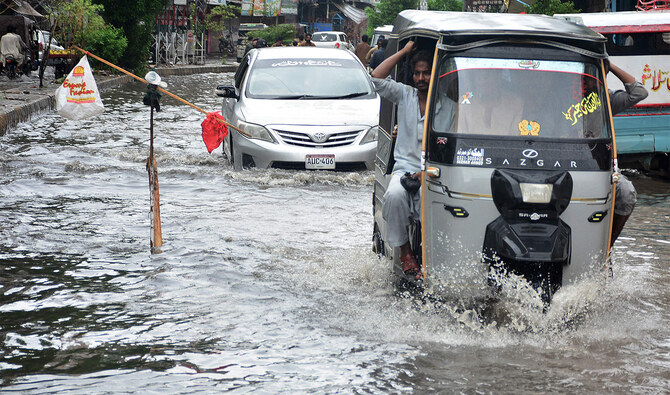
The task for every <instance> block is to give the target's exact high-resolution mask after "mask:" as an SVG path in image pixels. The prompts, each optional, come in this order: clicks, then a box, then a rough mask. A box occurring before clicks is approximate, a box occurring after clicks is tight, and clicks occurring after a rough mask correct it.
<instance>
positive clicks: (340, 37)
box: [312, 32, 354, 51]
mask: <svg viewBox="0 0 670 395" xmlns="http://www.w3.org/2000/svg"><path fill="white" fill-rule="evenodd" d="M312 42H313V43H314V45H316V46H317V47H321V48H337V49H348V50H350V51H353V50H354V49H353V47H352V46H351V44H349V41H348V40H347V35H346V34H344V33H343V32H316V33H314V34H312Z"/></svg>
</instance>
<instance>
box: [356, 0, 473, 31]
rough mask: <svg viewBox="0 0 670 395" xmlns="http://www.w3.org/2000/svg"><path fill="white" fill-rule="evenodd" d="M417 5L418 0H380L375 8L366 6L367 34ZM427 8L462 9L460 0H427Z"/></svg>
mask: <svg viewBox="0 0 670 395" xmlns="http://www.w3.org/2000/svg"><path fill="white" fill-rule="evenodd" d="M418 5H419V1H418V0H381V1H380V2H379V3H377V6H376V8H372V7H367V8H366V9H365V15H367V16H368V29H367V34H368V36H372V35H373V33H374V30H375V28H376V27H377V26H383V25H392V24H394V23H395V19H396V17H397V16H398V14H399V13H400V11H403V10H413V9H416V8H417V7H418ZM428 9H429V10H434V11H463V1H461V0H428Z"/></svg>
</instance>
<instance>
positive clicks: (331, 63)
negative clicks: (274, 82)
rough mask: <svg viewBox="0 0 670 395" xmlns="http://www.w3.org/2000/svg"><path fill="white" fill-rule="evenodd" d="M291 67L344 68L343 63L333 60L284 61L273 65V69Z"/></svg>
mask: <svg viewBox="0 0 670 395" xmlns="http://www.w3.org/2000/svg"><path fill="white" fill-rule="evenodd" d="M291 66H329V67H342V63H339V62H335V61H333V60H313V59H310V60H283V61H281V62H278V63H272V67H291Z"/></svg>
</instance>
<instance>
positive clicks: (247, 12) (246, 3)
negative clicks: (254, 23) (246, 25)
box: [240, 0, 254, 16]
mask: <svg viewBox="0 0 670 395" xmlns="http://www.w3.org/2000/svg"><path fill="white" fill-rule="evenodd" d="M253 8H254V1H253V0H242V11H241V12H240V15H242V16H251V14H252V10H253Z"/></svg>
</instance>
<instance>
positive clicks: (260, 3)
mask: <svg viewBox="0 0 670 395" xmlns="http://www.w3.org/2000/svg"><path fill="white" fill-rule="evenodd" d="M254 16H265V0H254Z"/></svg>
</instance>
